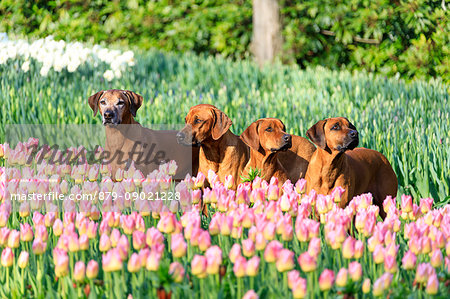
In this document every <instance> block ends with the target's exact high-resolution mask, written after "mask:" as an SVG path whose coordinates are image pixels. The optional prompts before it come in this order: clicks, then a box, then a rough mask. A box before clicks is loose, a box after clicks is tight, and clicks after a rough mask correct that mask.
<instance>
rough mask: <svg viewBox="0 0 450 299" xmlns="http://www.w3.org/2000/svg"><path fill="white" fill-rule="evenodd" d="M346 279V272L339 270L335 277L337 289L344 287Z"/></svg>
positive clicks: (342, 269) (343, 269) (345, 270)
mask: <svg viewBox="0 0 450 299" xmlns="http://www.w3.org/2000/svg"><path fill="white" fill-rule="evenodd" d="M347 279H348V270H347V269H345V268H341V270H339V272H338V274H337V276H336V285H337V286H338V287H345V286H346V284H347Z"/></svg>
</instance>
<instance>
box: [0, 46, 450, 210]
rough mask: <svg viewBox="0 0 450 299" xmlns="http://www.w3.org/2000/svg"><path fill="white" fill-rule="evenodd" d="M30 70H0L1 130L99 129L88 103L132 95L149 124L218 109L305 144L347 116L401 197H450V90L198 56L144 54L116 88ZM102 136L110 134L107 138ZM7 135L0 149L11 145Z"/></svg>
mask: <svg viewBox="0 0 450 299" xmlns="http://www.w3.org/2000/svg"><path fill="white" fill-rule="evenodd" d="M21 64H22V62H20V61H18V60H16V61H12V60H10V61H9V62H8V63H7V64H3V65H0V74H1V76H0V98H1V99H2V107H3V109H1V110H0V123H2V124H18V123H22V124H26V123H29V124H30V123H31V124H33V123H34V124H56V123H58V124H60V123H68V124H87V123H96V124H100V117H99V116H98V115H97V117H96V118H94V117H93V116H92V110H91V109H90V107H89V105H88V103H87V98H88V97H89V96H90V95H92V94H94V93H95V92H97V91H99V90H102V89H110V88H121V89H129V90H133V91H135V92H137V93H139V94H141V95H142V96H143V97H144V104H143V106H142V107H141V108H140V110H139V111H138V113H137V118H138V121H139V122H140V123H142V124H143V125H146V126H150V125H151V124H179V125H183V123H184V117H185V116H186V113H187V112H188V111H189V108H190V107H191V106H193V105H195V104H199V103H210V104H213V105H215V106H217V107H218V108H219V109H221V110H223V111H224V112H225V113H226V114H227V115H228V116H229V117H230V118H231V119H232V121H233V125H232V127H231V130H232V131H233V132H234V133H235V134H240V133H241V132H243V131H244V129H245V128H247V127H248V126H249V125H250V124H251V123H252V122H253V121H254V120H256V119H258V118H262V117H277V118H280V119H281V120H282V121H283V122H284V123H285V124H286V126H287V131H288V132H289V133H292V134H297V135H300V136H305V132H306V130H307V129H308V128H309V127H310V126H311V125H313V124H314V123H315V122H317V121H318V120H320V119H323V118H326V117H332V116H346V117H348V118H349V119H350V120H351V122H352V123H353V124H354V125H355V126H356V127H357V129H358V131H359V132H360V135H361V138H360V146H363V147H368V148H372V149H375V150H378V151H380V152H381V153H383V154H384V155H385V156H386V157H387V158H388V160H389V161H390V162H391V164H392V165H393V167H394V170H395V173H396V174H397V176H398V180H399V185H400V190H399V192H401V193H406V194H412V195H413V196H414V197H415V198H416V199H417V198H419V197H428V196H431V197H433V198H435V199H436V202H440V203H443V202H445V201H447V202H448V200H449V198H450V197H447V198H446V196H448V195H450V172H449V169H450V147H449V146H448V145H449V144H450V137H449V134H448V132H449V131H450V105H449V104H448V103H449V100H450V99H449V93H448V92H449V88H450V87H449V86H448V85H445V84H443V83H441V82H439V81H437V80H431V81H430V82H423V81H416V82H414V83H405V82H403V81H402V80H397V79H385V78H383V77H380V76H375V75H373V74H368V73H366V72H357V71H355V72H353V73H350V72H349V71H330V70H327V69H324V68H322V67H315V68H309V67H308V68H307V69H306V70H299V68H298V67H297V66H280V65H275V66H271V67H267V68H264V69H262V70H261V69H259V68H258V67H257V66H256V65H255V64H253V63H252V62H250V61H248V60H243V61H238V62H232V61H230V60H229V59H224V58H212V57H207V58H203V57H198V56H196V55H193V54H189V53H188V54H164V53H161V52H159V51H156V50H151V51H149V52H146V53H145V54H144V53H141V54H137V56H136V65H135V66H134V67H133V68H132V69H131V70H130V71H129V72H128V73H124V74H123V77H122V78H120V79H114V80H113V81H111V82H107V81H105V80H104V78H103V73H104V72H105V70H106V69H107V68H108V66H106V65H103V64H100V65H98V66H93V65H92V66H90V65H86V66H83V67H81V68H79V70H78V71H77V72H74V73H69V72H67V71H63V72H61V73H57V72H55V71H53V70H51V71H50V72H49V74H48V77H41V76H40V75H39V70H40V65H38V63H36V62H32V63H31V66H30V71H29V72H27V73H24V72H23V71H21V69H20V67H21ZM99 134H101V133H99ZM3 138H4V126H1V127H0V142H4V139H3Z"/></svg>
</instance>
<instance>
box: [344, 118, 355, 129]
mask: <svg viewBox="0 0 450 299" xmlns="http://www.w3.org/2000/svg"><path fill="white" fill-rule="evenodd" d="M344 118H345V119H346V120H347V121H348V127H349V128H350V129H352V130H356V127H355V126H354V125H353V124H352V123H351V122H350V121H349V120H348V118H346V117H344Z"/></svg>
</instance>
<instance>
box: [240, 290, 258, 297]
mask: <svg viewBox="0 0 450 299" xmlns="http://www.w3.org/2000/svg"><path fill="white" fill-rule="evenodd" d="M258 298H259V296H258V294H256V293H255V291H253V290H249V291H247V293H245V295H244V297H242V299H258Z"/></svg>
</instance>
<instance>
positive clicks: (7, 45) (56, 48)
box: [0, 33, 134, 81]
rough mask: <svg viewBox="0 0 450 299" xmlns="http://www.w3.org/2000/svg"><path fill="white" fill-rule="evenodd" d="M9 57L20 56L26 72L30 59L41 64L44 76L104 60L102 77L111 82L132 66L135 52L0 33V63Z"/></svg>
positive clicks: (73, 69)
mask: <svg viewBox="0 0 450 299" xmlns="http://www.w3.org/2000/svg"><path fill="white" fill-rule="evenodd" d="M9 59H12V60H15V59H23V60H24V62H23V64H22V67H21V68H22V70H23V71H24V72H28V71H29V69H30V61H31V59H35V60H36V61H38V62H40V63H42V66H41V69H40V74H41V76H47V74H48V72H49V71H50V70H51V69H53V70H54V71H56V72H61V71H62V70H63V69H67V71H68V72H75V71H76V70H77V69H78V68H79V67H80V66H82V65H84V64H86V63H89V64H92V65H93V66H94V67H96V66H97V65H98V63H99V62H105V63H106V64H108V65H109V67H110V69H108V70H107V71H105V73H104V74H103V77H104V78H105V79H106V80H108V81H111V80H112V79H114V78H120V77H121V76H122V72H123V71H125V70H126V69H127V67H130V66H133V65H134V53H133V52H132V51H126V52H121V51H119V50H110V49H107V48H104V47H101V46H99V45H95V46H93V47H87V46H86V45H84V44H82V43H80V42H65V41H63V40H60V41H56V40H54V39H53V37H52V36H48V37H46V38H44V39H38V40H34V41H32V42H31V43H30V42H28V41H26V40H23V39H17V40H12V39H9V37H8V35H7V34H6V33H0V64H4V63H6V62H7V61H8V60H9Z"/></svg>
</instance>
